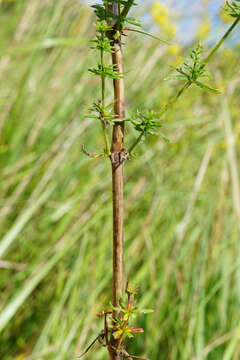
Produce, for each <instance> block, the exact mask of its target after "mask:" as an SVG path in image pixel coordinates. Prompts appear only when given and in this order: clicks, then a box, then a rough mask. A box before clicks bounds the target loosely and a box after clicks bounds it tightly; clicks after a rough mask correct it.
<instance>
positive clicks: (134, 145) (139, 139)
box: [128, 132, 144, 155]
mask: <svg viewBox="0 0 240 360" xmlns="http://www.w3.org/2000/svg"><path fill="white" fill-rule="evenodd" d="M143 135H144V132H141V133H140V135H139V136H138V138H137V139H136V141H135V142H134V143H133V144H132V146H130V148H129V149H128V153H129V155H131V153H132V152H133V150H134V149H135V147H136V146H137V145H138V144H139V143H140V141H141V140H142V137H143Z"/></svg>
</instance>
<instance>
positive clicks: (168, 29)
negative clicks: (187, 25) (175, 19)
mask: <svg viewBox="0 0 240 360" xmlns="http://www.w3.org/2000/svg"><path fill="white" fill-rule="evenodd" d="M151 13H152V17H153V20H154V21H155V22H156V23H157V24H158V25H160V27H161V29H162V30H163V31H164V32H165V33H166V34H167V35H168V36H169V37H173V36H174V35H175V33H176V26H175V25H174V24H172V23H171V22H170V17H169V9H168V8H167V6H165V5H163V4H161V3H160V2H159V1H155V2H154V3H153V5H152V11H151Z"/></svg>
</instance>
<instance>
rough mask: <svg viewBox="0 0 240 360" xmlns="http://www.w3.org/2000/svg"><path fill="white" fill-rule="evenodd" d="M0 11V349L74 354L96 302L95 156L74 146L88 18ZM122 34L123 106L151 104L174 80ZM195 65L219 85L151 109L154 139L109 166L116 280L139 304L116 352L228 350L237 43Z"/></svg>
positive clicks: (106, 279)
mask: <svg viewBox="0 0 240 360" xmlns="http://www.w3.org/2000/svg"><path fill="white" fill-rule="evenodd" d="M0 10H1V11H0V22H1V29H0V83H1V86H0V131H1V140H0V141H1V142H0V169H1V171H0V192H1V195H0V223H1V227H0V235H1V240H0V358H1V359H2V360H10V359H14V360H33V359H37V360H45V359H48V360H70V359H75V358H76V356H77V354H80V353H81V352H82V351H83V349H85V347H86V346H87V345H88V344H89V343H90V342H91V341H92V340H93V339H94V337H96V336H97V334H98V332H99V331H100V330H101V328H102V326H103V324H102V323H101V320H99V319H97V317H96V314H97V313H98V312H99V311H101V310H102V308H103V307H104V305H105V304H108V302H109V300H110V299H111V277H112V260H111V257H112V240H111V233H112V230H111V227H112V219H111V216H112V210H111V175H110V164H109V163H108V162H107V161H104V160H93V159H90V158H87V157H86V156H84V155H83V154H82V153H81V145H82V144H85V145H86V146H87V149H88V150H89V151H92V152H95V151H98V150H99V149H102V148H103V139H102V134H101V128H100V126H99V124H98V123H97V122H94V121H93V120H90V119H87V118H84V116H85V114H87V113H88V108H89V106H90V105H91V104H92V102H93V101H94V100H96V99H98V96H99V95H98V94H99V85H100V84H99V81H98V80H97V79H96V78H94V77H91V76H90V75H89V73H88V71H87V70H88V68H89V67H91V66H92V65H93V64H95V61H96V56H95V54H94V53H93V52H92V51H91V50H89V40H90V39H91V38H92V37H93V36H94V26H93V22H94V18H93V16H92V14H91V11H90V10H89V8H87V7H85V6H83V5H81V3H79V2H76V1H74V0H58V1H55V0H47V1H46V0H42V1H39V0H31V1H26V0H25V1H23V0H19V1H14V2H5V1H0ZM225 27H226V26H225ZM237 31H239V28H238V29H237ZM219 35H220V34H219ZM125 42H126V43H127V46H126V47H125V64H126V65H125V69H126V71H127V72H128V73H127V78H126V90H127V105H128V109H131V111H135V110H137V109H144V108H153V109H155V110H156V111H159V110H160V108H161V106H162V105H163V104H165V103H166V102H167V101H168V100H169V99H170V98H171V96H173V95H174V94H175V92H176V90H177V89H178V88H179V86H180V85H179V84H178V83H176V82H167V81H164V78H165V76H166V75H167V74H168V72H169V65H171V64H174V62H175V61H176V58H175V57H174V56H173V55H171V54H169V52H168V47H167V46H163V45H161V44H159V43H158V42H157V41H155V40H149V39H147V38H144V37H142V36H138V35H137V36H135V35H132V34H131V35H130V36H129V37H128V38H127V39H126V40H125ZM182 52H183V54H185V52H186V51H185V50H184V49H182ZM209 68H210V70H211V73H212V74H213V78H212V79H211V83H212V84H214V86H215V87H217V88H220V89H221V90H222V91H223V94H222V95H220V96H215V95H212V94H206V93H204V92H203V91H201V89H198V88H194V87H192V88H190V89H189V90H188V91H187V92H186V93H185V95H183V97H182V99H181V101H180V102H179V103H178V104H177V106H176V107H175V108H174V109H173V110H172V111H170V112H168V113H167V115H166V116H165V117H164V118H163V125H164V127H163V132H164V134H166V135H167V136H168V137H169V139H170V143H169V144H165V143H163V142H162V141H161V140H160V139H159V138H152V139H149V140H148V141H147V142H146V143H145V144H142V145H141V146H140V147H139V148H138V155H139V156H138V158H137V159H136V160H133V161H131V162H127V163H126V165H125V250H126V251H125V271H126V274H127V275H126V278H127V279H130V280H131V283H133V284H137V285H138V286H139V288H140V290H139V306H141V307H144V308H152V309H154V313H153V314H151V315H148V316H146V317H144V316H143V317H141V316H140V318H139V319H138V321H137V322H136V325H137V327H144V329H145V333H144V334H143V335H141V334H140V335H137V336H136V338H135V340H134V341H131V342H129V348H128V349H129V352H130V353H134V354H139V355H142V356H146V357H148V358H150V359H152V360H167V359H169V360H190V359H191V360H194V359H195V360H202V359H209V360H215V359H216V360H222V359H223V360H230V359H232V360H238V359H240V325H239V324H240V323H239V320H240V242H239V240H240V198H239V170H238V163H239V151H240V147H239V137H240V123H239V92H240V85H239V84H240V82H239V80H240V77H239V74H240V55H239V47H238V46H237V45H236V47H235V48H234V49H227V48H225V49H222V50H221V51H220V52H219V53H218V56H217V57H216V58H215V60H213V61H212V62H211V64H210V66H209ZM110 88H111V84H109V90H108V91H109V93H108V96H109V101H110V100H111V95H110ZM126 136H127V140H126V141H127V143H130V142H131V140H133V139H134V138H135V136H136V134H134V133H133V131H132V130H131V129H127V133H126ZM86 359H95V360H103V359H107V354H106V352H105V350H104V349H103V348H100V346H96V347H95V349H94V350H93V349H92V351H91V352H89V354H88V355H87V356H86Z"/></svg>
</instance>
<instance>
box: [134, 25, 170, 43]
mask: <svg viewBox="0 0 240 360" xmlns="http://www.w3.org/2000/svg"><path fill="white" fill-rule="evenodd" d="M128 30H129V31H134V32H137V33H139V34H143V35H146V36H149V37H151V38H153V39H155V40H158V41H161V42H162V43H164V44H167V45H170V43H169V42H168V41H166V40H162V39H160V38H159V37H158V36H155V35H153V34H151V33H149V32H147V31H143V30H140V29H133V28H128Z"/></svg>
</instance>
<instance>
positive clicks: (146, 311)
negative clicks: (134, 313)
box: [140, 309, 154, 314]
mask: <svg viewBox="0 0 240 360" xmlns="http://www.w3.org/2000/svg"><path fill="white" fill-rule="evenodd" d="M140 312H141V313H143V314H151V313H153V312H154V310H152V309H142V310H140Z"/></svg>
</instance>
